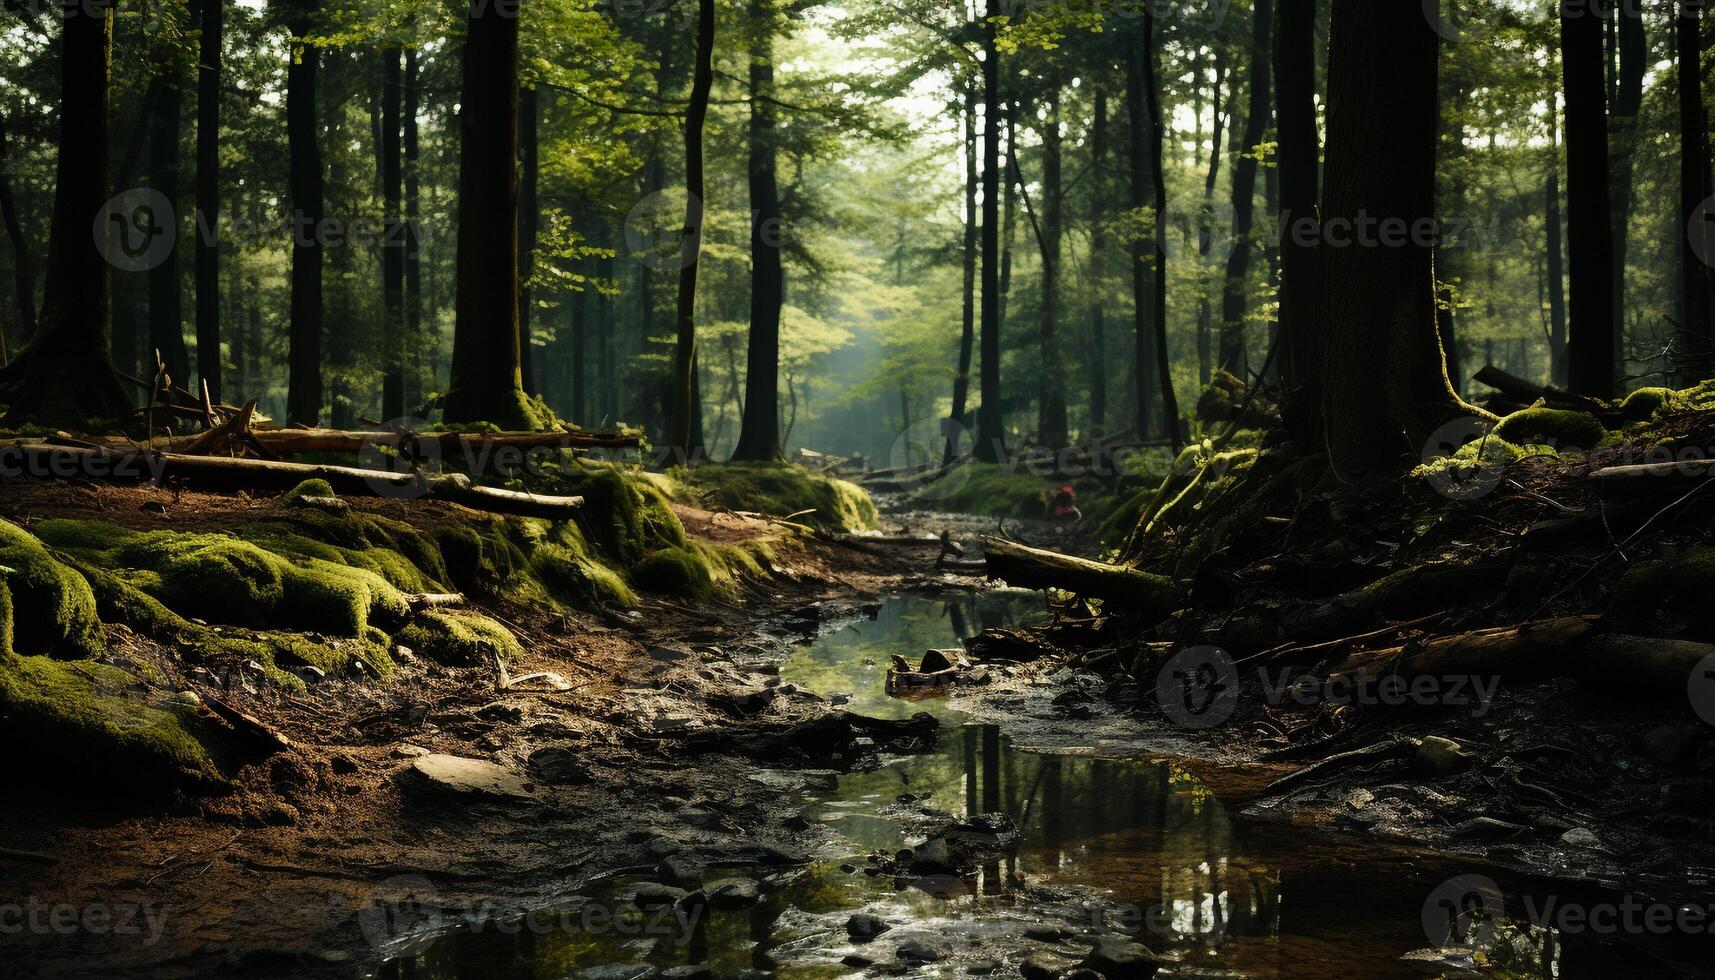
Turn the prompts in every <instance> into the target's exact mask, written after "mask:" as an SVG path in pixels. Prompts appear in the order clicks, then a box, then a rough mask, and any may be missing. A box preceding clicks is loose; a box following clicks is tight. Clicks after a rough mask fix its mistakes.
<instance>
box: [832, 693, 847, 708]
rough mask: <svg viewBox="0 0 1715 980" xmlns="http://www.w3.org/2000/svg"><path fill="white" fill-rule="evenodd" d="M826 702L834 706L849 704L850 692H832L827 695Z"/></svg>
mask: <svg viewBox="0 0 1715 980" xmlns="http://www.w3.org/2000/svg"><path fill="white" fill-rule="evenodd" d="M828 703H829V704H831V705H833V706H834V707H836V708H837V707H839V706H840V705H842V704H851V703H852V696H851V692H849V691H835V692H833V693H832V694H829V695H828Z"/></svg>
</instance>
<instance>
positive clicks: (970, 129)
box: [941, 82, 978, 465]
mask: <svg viewBox="0 0 1715 980" xmlns="http://www.w3.org/2000/svg"><path fill="white" fill-rule="evenodd" d="M963 110H964V111H963V116H964V120H965V241H964V254H963V255H962V256H961V258H962V260H963V267H964V268H963V272H964V291H963V293H961V295H960V307H961V310H960V312H961V315H962V317H963V319H962V327H961V330H960V333H959V373H958V375H956V376H955V377H954V378H953V414H952V415H951V417H949V419H948V420H947V421H948V424H947V451H946V453H944V454H943V456H942V460H941V462H942V465H951V464H952V462H953V461H954V460H955V459H958V458H959V441H960V439H961V437H962V436H963V435H964V432H965V429H966V428H967V427H968V426H969V425H970V417H969V415H970V413H969V411H968V407H967V403H968V400H969V398H970V392H971V360H972V358H973V357H974V355H975V353H976V332H977V293H976V289H977V234H978V232H977V89H976V86H975V85H974V84H971V83H969V82H967V83H966V84H965V93H964V107H963Z"/></svg>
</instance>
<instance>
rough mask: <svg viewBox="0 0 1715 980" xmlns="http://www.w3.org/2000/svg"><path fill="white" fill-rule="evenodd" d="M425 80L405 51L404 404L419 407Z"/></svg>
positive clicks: (414, 51) (410, 52)
mask: <svg viewBox="0 0 1715 980" xmlns="http://www.w3.org/2000/svg"><path fill="white" fill-rule="evenodd" d="M421 85H422V80H421V78H420V77H419V74H418V66H417V49H416V48H412V49H410V50H408V51H406V52H405V133H404V142H405V147H404V148H405V168H404V169H405V345H406V348H407V349H408V350H410V351H411V352H412V356H411V358H409V360H410V362H411V363H410V364H409V365H406V368H407V370H406V374H405V380H406V383H405V403H406V404H407V405H416V404H418V403H419V402H420V400H421V398H422V393H421V392H420V391H419V390H417V388H418V379H419V377H420V376H421V374H422V372H421V371H420V370H419V367H420V364H419V362H420V359H421V358H422V353H421V352H422V350H423V347H424V346H425V344H424V340H423V255H422V251H421V249H420V245H421V242H420V241H419V239H418V237H417V223H418V220H419V218H420V215H421V213H422V204H421V199H422V191H421V175H420V174H419V173H418V171H417V159H418V156H419V154H420V153H421V145H420V143H419V140H418V133H417V111H418V102H419V100H420V99H421V97H422V96H421Z"/></svg>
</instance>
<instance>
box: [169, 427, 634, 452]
mask: <svg viewBox="0 0 1715 980" xmlns="http://www.w3.org/2000/svg"><path fill="white" fill-rule="evenodd" d="M203 435H207V433H204V434H203ZM252 435H254V436H255V437H256V441H257V442H258V443H260V444H261V445H262V446H263V447H265V448H266V449H267V450H268V451H269V452H272V453H275V454H277V455H280V456H292V455H297V454H299V453H348V454H356V453H361V452H364V451H366V450H369V451H379V450H382V449H385V450H387V451H390V452H393V451H396V452H400V453H405V454H408V455H414V456H415V457H416V458H419V459H421V458H424V457H429V458H435V457H437V456H438V457H439V458H442V459H452V458H466V459H480V458H482V456H483V455H484V454H486V453H491V452H493V451H494V450H496V449H503V448H505V449H521V450H529V449H636V448H638V447H640V446H641V445H642V439H643V437H642V435H641V434H639V433H637V432H635V431H628V432H593V431H578V432H348V431H346V430H344V429H270V430H265V431H258V432H254V433H252ZM202 438H203V436H191V437H183V436H180V437H175V438H171V439H156V440H154V441H152V442H150V443H149V444H148V446H147V448H149V449H158V450H160V451H162V452H179V453H191V452H196V451H197V450H196V449H195V448H193V447H195V446H196V445H197V442H198V440H200V439H202Z"/></svg>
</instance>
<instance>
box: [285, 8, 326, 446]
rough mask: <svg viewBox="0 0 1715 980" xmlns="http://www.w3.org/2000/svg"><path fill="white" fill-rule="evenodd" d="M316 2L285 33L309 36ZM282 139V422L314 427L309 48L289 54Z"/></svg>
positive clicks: (314, 166) (313, 63) (317, 352)
mask: <svg viewBox="0 0 1715 980" xmlns="http://www.w3.org/2000/svg"><path fill="white" fill-rule="evenodd" d="M320 6H321V3H320V0H300V2H299V5H298V6H297V7H296V8H295V9H294V10H293V11H292V16H291V19H290V20H289V21H288V23H287V26H288V29H290V30H291V32H292V34H293V36H294V37H300V38H301V37H303V36H304V35H306V34H308V33H309V29H310V22H311V18H312V17H313V16H314V15H315V13H316V11H317V10H318V9H319V8H320ZM287 57H288V59H289V60H288V63H287V67H286V141H287V146H288V151H289V155H290V158H291V159H290V173H289V175H288V183H289V185H290V188H289V190H290V194H291V199H292V322H291V328H290V338H289V344H290V350H289V352H288V354H287V361H288V370H289V379H288V382H287V392H286V418H287V420H288V421H290V422H293V423H297V424H299V425H316V424H317V423H319V422H320V421H321V412H322V249H321V245H320V243H319V242H318V240H317V238H316V226H317V225H319V224H320V223H321V221H322V185H323V179H322V155H321V142H320V140H321V136H320V134H321V123H320V121H319V118H318V116H317V113H316V74H317V68H318V66H319V63H320V60H321V55H320V53H319V51H318V49H317V48H315V47H313V46H311V45H307V44H305V45H298V46H296V47H295V48H294V49H293V50H292V51H289V52H288V53H287Z"/></svg>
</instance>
